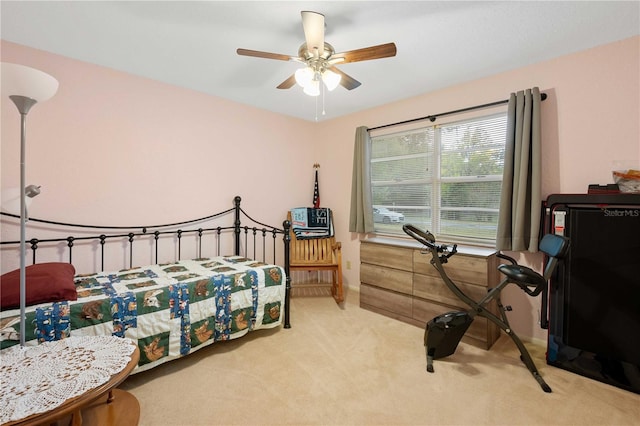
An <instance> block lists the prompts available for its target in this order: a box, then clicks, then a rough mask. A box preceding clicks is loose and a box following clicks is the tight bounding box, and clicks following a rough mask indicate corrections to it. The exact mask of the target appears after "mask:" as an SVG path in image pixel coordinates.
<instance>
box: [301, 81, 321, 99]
mask: <svg viewBox="0 0 640 426" xmlns="http://www.w3.org/2000/svg"><path fill="white" fill-rule="evenodd" d="M303 92H304V93H305V94H307V95H309V96H319V95H320V81H318V80H311V81H309V83H308V84H307V85H306V86H304V90H303Z"/></svg>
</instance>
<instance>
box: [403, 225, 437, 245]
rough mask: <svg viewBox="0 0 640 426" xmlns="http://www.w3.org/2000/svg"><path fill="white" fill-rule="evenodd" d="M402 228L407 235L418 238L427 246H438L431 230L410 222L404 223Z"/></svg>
mask: <svg viewBox="0 0 640 426" xmlns="http://www.w3.org/2000/svg"><path fill="white" fill-rule="evenodd" d="M402 230H403V231H404V232H405V233H406V234H407V235H409V236H410V237H412V238H413V239H415V240H417V241H418V242H420V243H422V244H424V245H425V246H427V247H429V248H430V249H433V248H435V247H436V238H435V237H434V236H433V234H432V233H431V232H429V231H422V230H420V229H418V228H416V227H415V226H413V225H410V224H406V225H402Z"/></svg>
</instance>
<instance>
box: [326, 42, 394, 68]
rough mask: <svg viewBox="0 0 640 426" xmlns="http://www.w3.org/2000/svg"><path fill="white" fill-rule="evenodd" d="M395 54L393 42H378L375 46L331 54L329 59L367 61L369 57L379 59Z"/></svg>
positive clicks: (346, 61) (343, 61)
mask: <svg viewBox="0 0 640 426" xmlns="http://www.w3.org/2000/svg"><path fill="white" fill-rule="evenodd" d="M391 56H396V45H395V43H386V44H379V45H377V46H371V47H363V48H362V49H356V50H350V51H348V52H341V53H336V54H333V55H331V60H332V61H333V60H336V59H340V58H342V59H343V60H341V61H340V63H341V64H346V63H349V62H360V61H368V60H370V59H381V58H389V57H391Z"/></svg>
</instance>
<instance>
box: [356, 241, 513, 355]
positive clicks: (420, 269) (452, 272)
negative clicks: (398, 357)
mask: <svg viewBox="0 0 640 426" xmlns="http://www.w3.org/2000/svg"><path fill="white" fill-rule="evenodd" d="M430 261H431V255H430V254H428V253H426V254H425V253H423V252H422V250H421V247H420V245H419V244H418V243H417V242H416V243H414V242H412V241H404V240H400V239H392V238H369V239H366V240H362V241H361V242H360V307H361V308H363V309H367V310H371V311H374V312H377V313H379V314H382V315H386V316H389V317H392V318H395V319H398V320H400V321H404V322H407V323H410V324H414V325H417V326H420V327H424V326H425V325H426V323H427V322H428V321H429V320H431V319H432V318H433V317H435V316H437V315H440V314H443V313H445V312H448V311H453V310H465V311H466V310H468V309H469V306H467V305H466V304H465V303H463V302H462V301H460V300H459V299H458V298H457V297H456V296H455V295H454V294H453V293H452V292H451V290H449V289H448V288H447V287H446V286H445V284H444V282H443V281H442V278H441V277H440V274H439V273H438V271H437V270H436V269H435V268H434V267H433V266H432V265H431V263H430ZM497 267H498V258H497V257H496V251H495V250H493V249H488V248H477V247H458V253H457V254H456V255H455V256H453V257H451V258H450V259H449V262H448V263H447V264H445V265H444V268H445V270H446V271H447V274H448V275H449V277H450V278H451V279H452V280H453V281H454V282H455V283H456V285H458V286H459V287H460V289H461V290H462V291H463V292H465V293H466V294H467V295H468V296H470V297H471V298H472V299H474V300H479V299H481V298H482V297H483V296H484V295H485V294H486V292H487V291H488V289H489V288H492V287H494V286H496V285H497V284H498V283H499V279H500V277H499V272H498V270H497ZM489 309H490V310H491V311H492V312H493V313H496V314H497V308H496V306H495V301H494V302H492V304H490V305H489ZM499 335H500V329H499V328H498V326H497V325H495V324H494V323H492V322H490V321H487V319H486V318H482V317H476V318H475V320H474V322H473V323H472V324H471V327H470V328H469V330H468V331H467V333H466V334H465V337H464V338H463V339H462V341H463V342H466V343H469V344H472V345H474V346H478V347H481V348H484V349H489V348H490V347H491V346H492V345H493V344H494V343H495V341H496V340H497V339H498V337H499Z"/></svg>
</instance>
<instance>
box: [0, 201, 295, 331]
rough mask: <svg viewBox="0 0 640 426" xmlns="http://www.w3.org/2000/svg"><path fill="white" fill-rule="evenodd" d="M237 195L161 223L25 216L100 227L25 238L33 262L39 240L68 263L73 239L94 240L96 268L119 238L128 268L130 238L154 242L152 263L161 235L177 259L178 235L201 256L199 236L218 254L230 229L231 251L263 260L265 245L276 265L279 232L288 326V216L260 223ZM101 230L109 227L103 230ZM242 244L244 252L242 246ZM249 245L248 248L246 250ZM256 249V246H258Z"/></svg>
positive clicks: (131, 256) (131, 257)
mask: <svg viewBox="0 0 640 426" xmlns="http://www.w3.org/2000/svg"><path fill="white" fill-rule="evenodd" d="M240 202H241V198H240V197H239V196H236V197H234V199H233V203H234V207H233V208H230V209H228V210H225V211H222V212H219V213H215V214H213V215H210V216H206V217H202V218H198V219H193V220H188V221H183V222H176V223H168V224H163V225H151V226H101V225H81V224H72V223H64V222H55V221H49V220H43V219H36V218H29V222H38V223H43V224H47V225H54V226H55V227H62V228H61V229H60V228H55V230H56V231H57V232H61V231H63V230H64V229H66V228H76V229H77V230H80V229H87V230H89V231H96V232H99V231H101V232H102V233H101V234H100V235H90V236H68V237H59V238H43V239H38V238H31V239H29V240H27V241H26V242H27V243H28V244H29V245H30V248H31V251H32V263H34V264H35V263H36V253H37V250H38V249H39V245H40V244H47V245H48V247H50V246H51V244H53V246H54V247H64V246H66V248H65V250H66V251H67V253H68V262H69V263H72V260H73V253H74V251H73V249H74V246H75V245H76V243H77V242H82V241H84V242H97V244H99V250H100V270H101V271H104V268H105V266H104V265H105V245H106V243H107V241H110V240H113V241H122V242H124V243H125V244H126V245H127V246H128V254H129V268H132V267H133V266H134V250H133V246H134V242H137V241H141V240H147V241H148V240H151V241H152V244H153V246H154V252H155V263H158V261H159V254H158V251H159V246H160V239H161V236H165V237H167V236H168V237H171V236H173V237H174V244H175V248H176V249H177V258H176V260H180V259H181V254H182V238H183V237H184V236H186V235H190V234H194V235H195V237H196V238H197V244H198V247H197V257H202V253H203V251H202V244H203V237H204V236H205V235H213V236H214V241H215V244H214V245H215V247H214V248H215V256H220V255H221V253H220V252H221V244H222V241H223V235H224V234H229V233H233V247H234V255H236V256H239V255H242V256H245V257H249V258H252V259H255V260H261V261H262V262H265V263H266V262H267V261H266V256H267V249H268V248H270V249H271V250H272V253H273V258H272V262H271V263H273V264H274V265H277V264H278V263H277V259H276V253H277V252H278V250H277V245H276V240H277V237H278V235H282V241H283V244H284V262H283V265H282V266H283V268H284V270H285V274H286V284H285V285H286V288H285V312H284V327H285V328H290V327H291V323H290V309H289V303H290V300H291V294H290V293H291V277H290V272H289V264H290V247H289V246H290V240H291V236H290V234H289V230H290V228H291V223H290V222H289V221H288V220H285V221H284V222H283V223H282V228H277V227H274V226H271V225H266V224H264V223H261V222H259V221H257V220H255V219H253V218H252V217H251V216H249V215H248V214H247V213H246V212H245V211H244V210H243V209H242V207H241V206H240ZM232 213H233V215H234V216H233V217H234V221H233V225H227V226H214V227H206V228H202V227H198V228H195V227H194V228H192V227H191V226H195V225H197V224H201V223H203V222H207V221H211V220H218V219H220V218H223V217H226V216H228V215H230V214H232ZM0 214H1V215H2V216H8V217H14V218H20V216H17V215H14V214H11V213H6V212H0ZM243 217H244V218H246V219H248V220H249V221H250V222H251V223H250V225H243V224H242V220H241V219H242V218H243ZM185 226H188V227H189V228H187V229H184V228H183V227H185ZM105 230H109V231H107V232H105ZM269 237H271V240H272V241H271V247H268V246H267V242H268V238H269ZM60 243H66V244H60ZM19 244H20V241H0V246H2V247H3V248H4V246H9V247H12V246H13V245H19ZM243 247H244V252H243V251H242V248H243ZM250 249H252V252H251V251H250ZM259 249H260V250H259ZM259 252H261V253H262V259H256V257H257V256H258V255H259Z"/></svg>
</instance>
